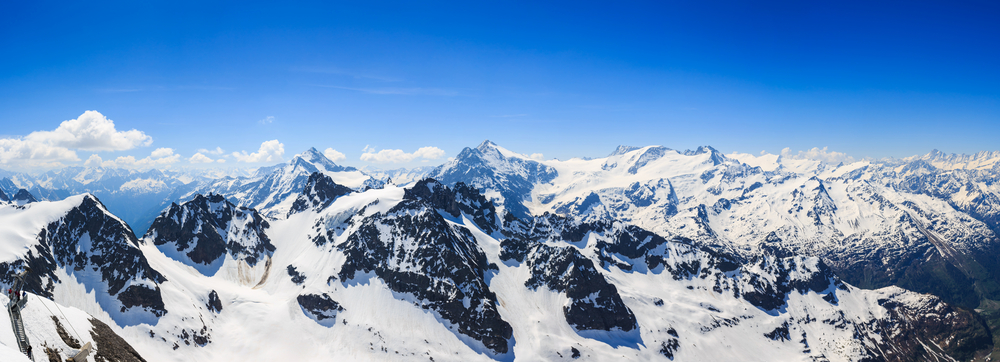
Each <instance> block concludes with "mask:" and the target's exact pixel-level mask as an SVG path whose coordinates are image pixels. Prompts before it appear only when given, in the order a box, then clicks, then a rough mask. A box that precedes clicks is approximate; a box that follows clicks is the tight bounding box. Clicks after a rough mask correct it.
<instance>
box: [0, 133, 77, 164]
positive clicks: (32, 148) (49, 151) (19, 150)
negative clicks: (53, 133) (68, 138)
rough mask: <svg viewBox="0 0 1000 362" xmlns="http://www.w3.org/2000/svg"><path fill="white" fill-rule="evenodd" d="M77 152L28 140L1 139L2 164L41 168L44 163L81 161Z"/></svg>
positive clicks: (0, 161) (0, 158)
mask: <svg viewBox="0 0 1000 362" xmlns="http://www.w3.org/2000/svg"><path fill="white" fill-rule="evenodd" d="M79 160H80V158H79V157H77V156H76V152H73V151H72V150H70V149H68V148H66V147H59V146H53V145H50V144H46V143H42V142H38V141H34V140H28V139H14V138H3V139H0V164H5V165H8V164H9V165H27V166H41V164H42V163H59V162H74V161H79Z"/></svg>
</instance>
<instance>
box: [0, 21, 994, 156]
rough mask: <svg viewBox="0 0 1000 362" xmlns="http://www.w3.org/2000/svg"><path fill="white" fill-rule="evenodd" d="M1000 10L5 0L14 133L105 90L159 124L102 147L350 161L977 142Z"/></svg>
mask: <svg viewBox="0 0 1000 362" xmlns="http://www.w3.org/2000/svg"><path fill="white" fill-rule="evenodd" d="M997 19H1000V5H997V3H996V2H990V1H968V2H936V3H924V2H913V1H886V2H830V1H827V2H815V1H788V2H769V3H768V4H757V3H750V2H720V1H697V2H687V1H685V2H653V3H639V2H624V3H622V2H619V3H615V4H609V3H607V2H571V3H570V2H566V3H546V4H537V3H534V2H482V3H473V4H470V3H466V2H463V3H458V2H455V3H446V2H432V3H430V4H425V3H418V2H412V1H401V2H365V3H361V2H349V3H340V2H331V3H327V2H318V3H295V4H292V5H282V6H280V7H275V6H272V5H266V4H258V3H236V2H233V3H219V4H203V3H202V2H176V1H173V2H165V1H152V2H138V4H137V3H134V2H129V3H118V4H108V5H93V4H90V3H86V2H76V1H75V2H66V3H53V2H44V1H41V2H31V1H18V2H4V3H2V4H0V109H2V110H3V111H2V112H0V125H2V127H0V135H2V136H0V137H7V138H12V137H14V138H16V137H20V136H25V135H27V134H29V133H30V132H33V131H41V130H53V129H55V128H56V127H58V126H59V124H60V122H62V121H64V120H69V119H73V118H76V117H78V116H80V115H81V114H82V113H83V112H84V111H86V110H97V111H99V112H101V113H102V114H103V115H105V116H106V117H108V118H110V119H112V120H114V122H115V126H116V127H117V129H118V130H128V129H133V128H134V129H138V130H140V131H142V132H144V133H145V134H147V135H149V136H150V137H152V139H153V144H152V145H151V146H147V147H139V148H135V149H131V150H127V151H117V152H102V153H100V156H101V157H103V158H104V159H108V158H111V157H115V156H119V155H134V156H135V157H137V158H138V157H145V156H148V155H149V153H150V152H151V151H152V150H153V149H155V148H158V147H170V148H173V149H174V151H175V152H176V153H179V154H181V155H182V156H183V157H184V158H187V157H189V156H191V155H192V154H194V153H195V152H196V150H197V149H200V148H209V149H214V148H215V147H221V148H222V149H224V150H225V151H226V152H227V153H228V152H232V151H241V150H246V151H247V152H253V151H256V150H257V149H258V147H260V145H261V143H262V142H264V141H267V140H271V139H278V140H279V141H280V142H281V143H282V144H284V148H285V150H286V153H285V158H286V159H287V158H288V157H289V156H290V155H292V154H295V153H298V152H301V151H302V150H304V149H306V148H308V147H311V146H314V147H316V148H318V149H320V150H323V149H326V148H334V149H336V150H338V151H340V152H342V153H344V154H346V156H347V158H346V159H344V160H342V161H338V163H342V164H348V165H355V166H361V165H364V164H365V162H362V161H360V160H359V156H360V155H361V153H362V149H364V148H365V147H366V146H371V147H373V148H375V149H379V150H380V149H402V150H403V151H405V152H413V151H415V150H416V149H418V148H420V147H424V146H433V147H438V148H441V149H443V150H444V151H445V152H446V153H447V156H454V155H455V154H457V153H458V152H459V151H460V150H461V148H462V147H466V146H476V145H477V144H479V143H480V142H481V141H482V140H484V139H490V140H492V141H494V142H496V143H498V144H500V145H502V146H505V147H507V148H509V149H512V150H514V151H518V152H522V153H535V152H538V153H543V154H544V155H545V157H546V158H552V157H557V158H569V157H574V156H585V157H600V156H604V155H606V154H607V153H610V152H611V151H612V150H613V149H614V147H615V146H616V145H619V144H630V145H650V144H659V145H664V146H667V147H671V148H676V149H686V148H694V147H697V146H698V145H706V144H707V145H712V146H714V147H716V148H718V149H719V150H721V151H723V152H727V153H728V152H732V151H740V152H750V153H758V152H760V151H761V150H766V151H768V152H771V153H778V152H780V150H781V149H783V148H785V147H790V148H791V149H792V150H804V149H809V148H812V147H829V149H830V150H834V151H840V152H846V153H847V154H849V155H852V156H855V157H866V156H868V157H887V156H894V157H903V156H909V155H914V154H923V153H926V152H928V151H930V150H931V149H939V150H941V151H944V152H949V153H952V152H954V153H973V152H976V151H980V150H997V149H1000V142H998V140H1000V137H998V136H1000V102H998V100H1000V67H998V65H1000V21H997ZM267 117H273V118H272V120H273V121H272V122H270V123H267V122H264V123H261V122H260V121H261V120H263V119H267ZM78 153H79V156H80V158H81V159H86V158H87V156H88V155H89V154H90V153H89V152H78ZM429 162H430V164H437V163H441V162H443V159H440V160H436V161H429ZM419 164H420V163H419V162H417V161H414V162H411V163H409V164H405V165H407V166H414V165H419ZM227 165H233V163H231V162H230V163H227ZM402 165H403V164H396V165H394V164H383V165H378V166H379V167H383V168H394V167H398V166H402Z"/></svg>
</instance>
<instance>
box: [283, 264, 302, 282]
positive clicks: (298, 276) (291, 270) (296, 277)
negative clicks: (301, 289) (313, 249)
mask: <svg viewBox="0 0 1000 362" xmlns="http://www.w3.org/2000/svg"><path fill="white" fill-rule="evenodd" d="M286 269H288V276H290V277H292V283H295V284H296V285H302V283H305V281H306V276H305V275H302V273H299V271H298V269H295V267H294V266H291V265H289V266H288V268H286Z"/></svg>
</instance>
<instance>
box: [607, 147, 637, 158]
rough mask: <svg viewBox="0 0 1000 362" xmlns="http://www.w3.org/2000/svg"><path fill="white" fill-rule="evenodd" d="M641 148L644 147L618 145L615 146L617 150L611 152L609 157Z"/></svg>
mask: <svg viewBox="0 0 1000 362" xmlns="http://www.w3.org/2000/svg"><path fill="white" fill-rule="evenodd" d="M640 148H642V147H636V146H626V145H620V146H618V148H615V151H614V152H611V154H610V155H608V157H614V156H619V155H624V154H626V153H629V152H632V151H635V150H638V149H640Z"/></svg>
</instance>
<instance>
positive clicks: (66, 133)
mask: <svg viewBox="0 0 1000 362" xmlns="http://www.w3.org/2000/svg"><path fill="white" fill-rule="evenodd" d="M24 139H25V140H26V141H31V142H37V143H41V144H47V145H50V146H55V147H64V148H71V149H79V150H86V151H124V150H130V149H133V148H136V147H139V146H149V145H150V144H152V143H153V138H152V137H150V136H148V135H146V134H145V133H142V132H141V131H138V130H135V129H132V130H129V131H118V130H117V129H115V123H114V122H113V121H112V120H110V119H108V118H107V117H105V116H104V115H103V114H101V113H100V112H97V111H86V112H83V114H82V115H80V117H77V118H76V119H71V120H68V121H63V122H62V123H61V124H59V127H57V128H56V129H55V130H53V131H37V132H32V133H30V134H28V135H27V136H26V137H24Z"/></svg>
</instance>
